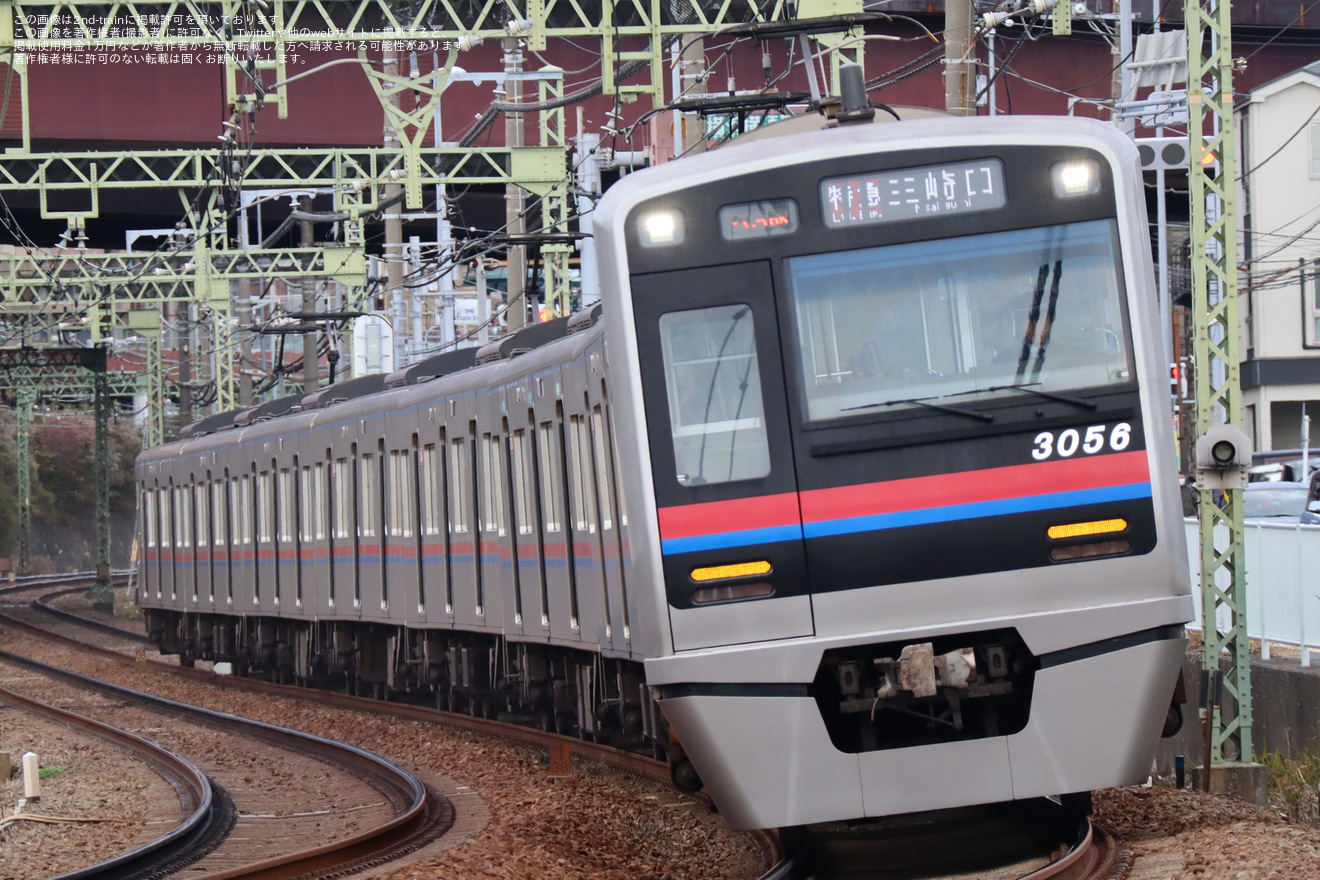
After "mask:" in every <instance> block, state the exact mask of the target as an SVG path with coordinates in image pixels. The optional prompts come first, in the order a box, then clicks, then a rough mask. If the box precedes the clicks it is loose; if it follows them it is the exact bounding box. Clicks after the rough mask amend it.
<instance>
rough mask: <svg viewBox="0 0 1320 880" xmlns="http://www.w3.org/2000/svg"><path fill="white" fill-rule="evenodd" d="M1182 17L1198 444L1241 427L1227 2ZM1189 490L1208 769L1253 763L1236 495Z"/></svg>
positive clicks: (1192, 2) (1188, 9) (1189, 9)
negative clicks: (1194, 518) (1197, 530)
mask: <svg viewBox="0 0 1320 880" xmlns="http://www.w3.org/2000/svg"><path fill="white" fill-rule="evenodd" d="M1183 14H1184V16H1185V18H1186V30H1187V105H1188V124H1187V131H1188V136H1189V141H1190V142H1189V148H1190V149H1189V155H1190V156H1191V167H1190V169H1189V172H1188V175H1187V179H1188V188H1189V190H1190V201H1191V215H1192V216H1191V264H1192V318H1193V327H1194V340H1193V344H1194V351H1195V355H1196V371H1195V372H1196V436H1198V437H1200V436H1202V435H1203V434H1205V433H1206V431H1207V430H1209V429H1210V428H1211V426H1212V425H1214V424H1217V423H1224V424H1230V425H1240V423H1241V419H1242V398H1241V386H1240V384H1239V377H1238V369H1239V358H1238V311H1237V247H1238V245H1237V213H1236V205H1235V195H1236V187H1235V185H1234V180H1235V178H1236V176H1237V156H1236V152H1235V143H1236V141H1235V137H1234V120H1233V56H1232V23H1231V4H1230V3H1229V2H1228V0H1205V2H1204V3H1202V2H1199V0H1187V2H1186V5H1185V6H1184V9H1183ZM1207 43H1208V45H1207ZM1198 488H1200V490H1201V492H1200V497H1201V505H1200V507H1201V517H1200V520H1201V599H1202V606H1201V607H1202V612H1203V615H1204V617H1203V621H1202V623H1203V625H1202V631H1203V632H1204V634H1205V665H1206V668H1207V669H1210V670H1212V671H1213V670H1217V669H1220V667H1221V659H1222V658H1225V657H1226V658H1227V662H1228V670H1227V672H1226V674H1225V676H1224V690H1225V691H1226V692H1227V693H1228V694H1229V695H1230V696H1231V697H1232V703H1231V705H1230V706H1228V707H1218V708H1216V709H1215V710H1214V711H1213V713H1212V718H1211V720H1210V724H1211V731H1210V733H1211V736H1210V739H1211V746H1210V755H1209V763H1210V764H1211V765H1218V764H1223V763H1224V761H1225V760H1241V761H1252V760H1253V757H1254V756H1253V752H1252V742H1251V657H1250V652H1249V643H1248V637H1247V590H1246V559H1245V552H1244V547H1243V530H1242V490H1241V489H1240V488H1236V487H1229V488H1224V489H1222V491H1221V493H1220V496H1219V498H1218V499H1217V498H1216V497H1215V496H1216V493H1215V491H1214V489H1213V488H1212V487H1210V486H1206V485H1205V484H1204V482H1201V483H1198ZM1217 501H1218V502H1219V503H1216V502H1217ZM1216 532H1218V533H1219V535H1220V538H1219V541H1218V543H1216V539H1215V534H1216Z"/></svg>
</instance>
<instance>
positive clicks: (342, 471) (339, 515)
mask: <svg viewBox="0 0 1320 880" xmlns="http://www.w3.org/2000/svg"><path fill="white" fill-rule="evenodd" d="M330 479H331V482H332V483H333V484H334V486H333V487H332V491H333V492H334V496H335V503H334V508H333V509H332V511H331V517H330V519H331V522H330V528H331V530H332V532H333V534H334V536H335V537H336V538H349V537H351V535H350V534H349V531H348V525H349V522H350V521H351V520H350V518H349V515H348V504H349V496H350V495H351V494H352V492H351V490H352V484H351V482H350V474H349V470H348V459H346V458H338V459H335V461H334V462H332V463H331V465H330Z"/></svg>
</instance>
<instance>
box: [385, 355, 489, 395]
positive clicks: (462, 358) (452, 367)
mask: <svg viewBox="0 0 1320 880" xmlns="http://www.w3.org/2000/svg"><path fill="white" fill-rule="evenodd" d="M476 362H477V349H475V348H472V347H469V348H457V349H454V350H453V351H446V352H444V353H443V354H437V355H433V356H431V357H429V358H427V359H426V360H422V361H418V362H417V363H415V364H409V365H408V366H406V367H404V368H403V369H402V370H395V371H394V372H393V373H390V374H389V376H387V377H386V379H385V387H386V388H399V387H401V386H404V385H416V384H417V383H419V382H429V381H430V380H432V379H435V378H438V377H440V376H448V375H449V374H450V373H457V372H458V371H459V370H466V369H467V368H468V367H470V366H472V365H473V364H474V363H476Z"/></svg>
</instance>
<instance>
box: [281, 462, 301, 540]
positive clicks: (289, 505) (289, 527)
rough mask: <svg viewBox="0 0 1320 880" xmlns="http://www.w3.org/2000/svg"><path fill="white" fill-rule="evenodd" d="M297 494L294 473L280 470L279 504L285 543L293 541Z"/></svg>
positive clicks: (285, 469) (282, 538) (284, 469)
mask: <svg viewBox="0 0 1320 880" xmlns="http://www.w3.org/2000/svg"><path fill="white" fill-rule="evenodd" d="M297 498H298V496H297V494H296V493H295V492H294V489H293V471H291V470H289V469H288V468H280V484H279V504H278V508H277V509H278V510H279V513H280V540H281V541H283V542H284V543H291V542H292V541H293V534H294V532H293V505H294V504H295V503H296V501H297Z"/></svg>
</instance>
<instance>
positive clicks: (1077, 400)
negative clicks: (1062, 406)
mask: <svg viewBox="0 0 1320 880" xmlns="http://www.w3.org/2000/svg"><path fill="white" fill-rule="evenodd" d="M1039 384H1040V383H1039V382H1019V383H1017V384H1014V385H991V386H990V387H989V388H973V389H972V390H971V391H959V392H958V393H957V394H950V395H948V396H949V397H960V396H961V395H964V394H984V393H987V392H990V391H1025V392H1027V393H1028V394H1034V395H1036V396H1037V397H1044V398H1045V399H1046V400H1057V401H1059V402H1061V403H1071V404H1072V405H1073V406H1080V407H1083V408H1085V409H1095V408H1096V407H1097V406H1098V404H1097V403H1096V402H1095V401H1094V400H1086V399H1084V398H1081V397H1073V396H1071V395H1069V394H1055V393H1054V392H1053V391H1041V390H1040V389H1038V388H1031V387H1028V386H1030V385H1039Z"/></svg>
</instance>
